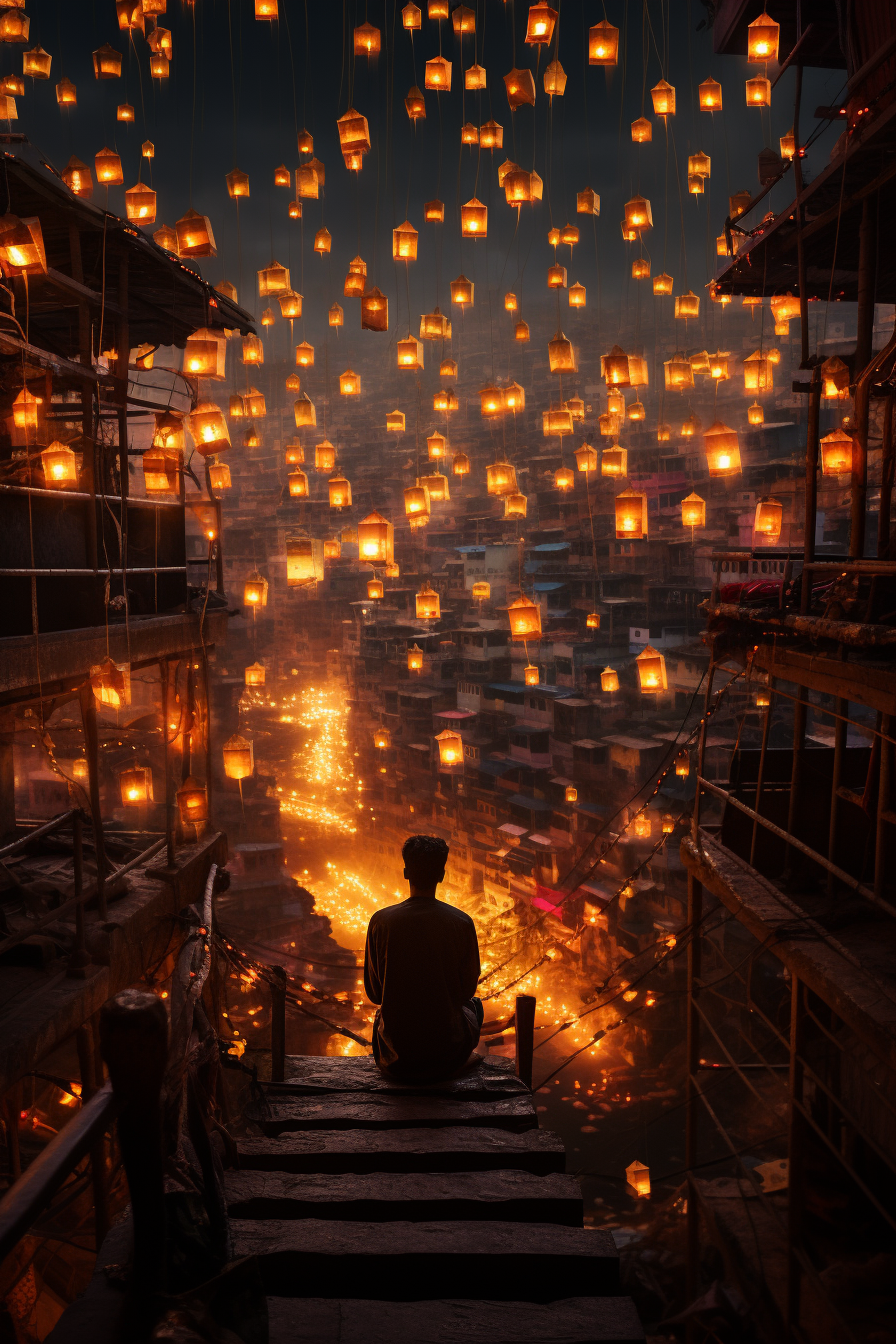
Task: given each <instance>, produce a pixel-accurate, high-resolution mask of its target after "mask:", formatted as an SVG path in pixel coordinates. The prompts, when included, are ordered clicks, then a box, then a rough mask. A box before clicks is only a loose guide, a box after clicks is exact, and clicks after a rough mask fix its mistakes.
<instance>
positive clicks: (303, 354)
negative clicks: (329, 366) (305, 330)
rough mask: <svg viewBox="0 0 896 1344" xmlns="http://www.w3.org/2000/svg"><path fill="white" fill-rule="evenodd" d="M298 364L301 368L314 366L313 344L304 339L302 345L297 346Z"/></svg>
mask: <svg viewBox="0 0 896 1344" xmlns="http://www.w3.org/2000/svg"><path fill="white" fill-rule="evenodd" d="M296 364H297V365H298V366H299V368H300V369H310V368H313V367H314V346H313V345H309V344H308V342H307V341H302V343H301V345H297V346H296Z"/></svg>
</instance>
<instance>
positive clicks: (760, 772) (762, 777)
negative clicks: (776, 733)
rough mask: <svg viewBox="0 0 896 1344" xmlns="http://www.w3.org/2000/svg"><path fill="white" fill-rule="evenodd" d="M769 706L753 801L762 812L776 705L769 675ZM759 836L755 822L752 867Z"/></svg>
mask: <svg viewBox="0 0 896 1344" xmlns="http://www.w3.org/2000/svg"><path fill="white" fill-rule="evenodd" d="M768 684H769V691H768V707H767V708H766V711H765V718H764V720H763V723H762V745H761V746H760V748H759V769H758V770H757V771H756V797H755V800H754V802H753V811H754V812H756V813H758V814H760V815H761V813H762V785H763V783H764V780H765V759H766V756H767V754H768V735H769V733H770V732H771V727H772V710H773V709H774V706H775V699H774V696H775V682H774V678H773V677H769V682H768ZM758 836H759V822H758V821H754V822H753V835H752V837H751V839H750V867H751V868H755V867H756V843H757V840H758Z"/></svg>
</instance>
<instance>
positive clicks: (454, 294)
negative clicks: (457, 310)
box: [450, 275, 473, 306]
mask: <svg viewBox="0 0 896 1344" xmlns="http://www.w3.org/2000/svg"><path fill="white" fill-rule="evenodd" d="M450 288H451V302H452V303H459V304H461V305H464V304H469V305H471V306H472V303H473V281H472V280H468V279H467V277H466V276H465V275H459V276H458V277H457V279H456V280H452V281H451V286H450Z"/></svg>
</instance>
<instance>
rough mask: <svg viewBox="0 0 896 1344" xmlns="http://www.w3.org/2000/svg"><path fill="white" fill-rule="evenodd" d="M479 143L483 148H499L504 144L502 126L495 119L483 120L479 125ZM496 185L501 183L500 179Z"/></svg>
mask: <svg viewBox="0 0 896 1344" xmlns="http://www.w3.org/2000/svg"><path fill="white" fill-rule="evenodd" d="M479 143H480V145H481V146H482V148H483V149H501V148H502V147H503V145H504V127H503V126H502V125H500V123H499V122H497V121H486V122H484V123H483V125H482V126H480V127H479ZM498 185H499V186H501V185H502V183H501V181H500V179H499V182H498Z"/></svg>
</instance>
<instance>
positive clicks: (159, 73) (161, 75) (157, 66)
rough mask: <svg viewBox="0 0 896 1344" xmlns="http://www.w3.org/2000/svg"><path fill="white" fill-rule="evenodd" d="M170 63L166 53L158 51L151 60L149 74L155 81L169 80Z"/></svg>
mask: <svg viewBox="0 0 896 1344" xmlns="http://www.w3.org/2000/svg"><path fill="white" fill-rule="evenodd" d="M169 65H170V61H169V60H168V57H167V56H166V55H165V53H164V52H161V51H157V52H155V53H154V54H153V55H152V56H150V58H149V73H150V75H151V76H152V78H153V79H167V78H168V75H169V73H170V71H169Z"/></svg>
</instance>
